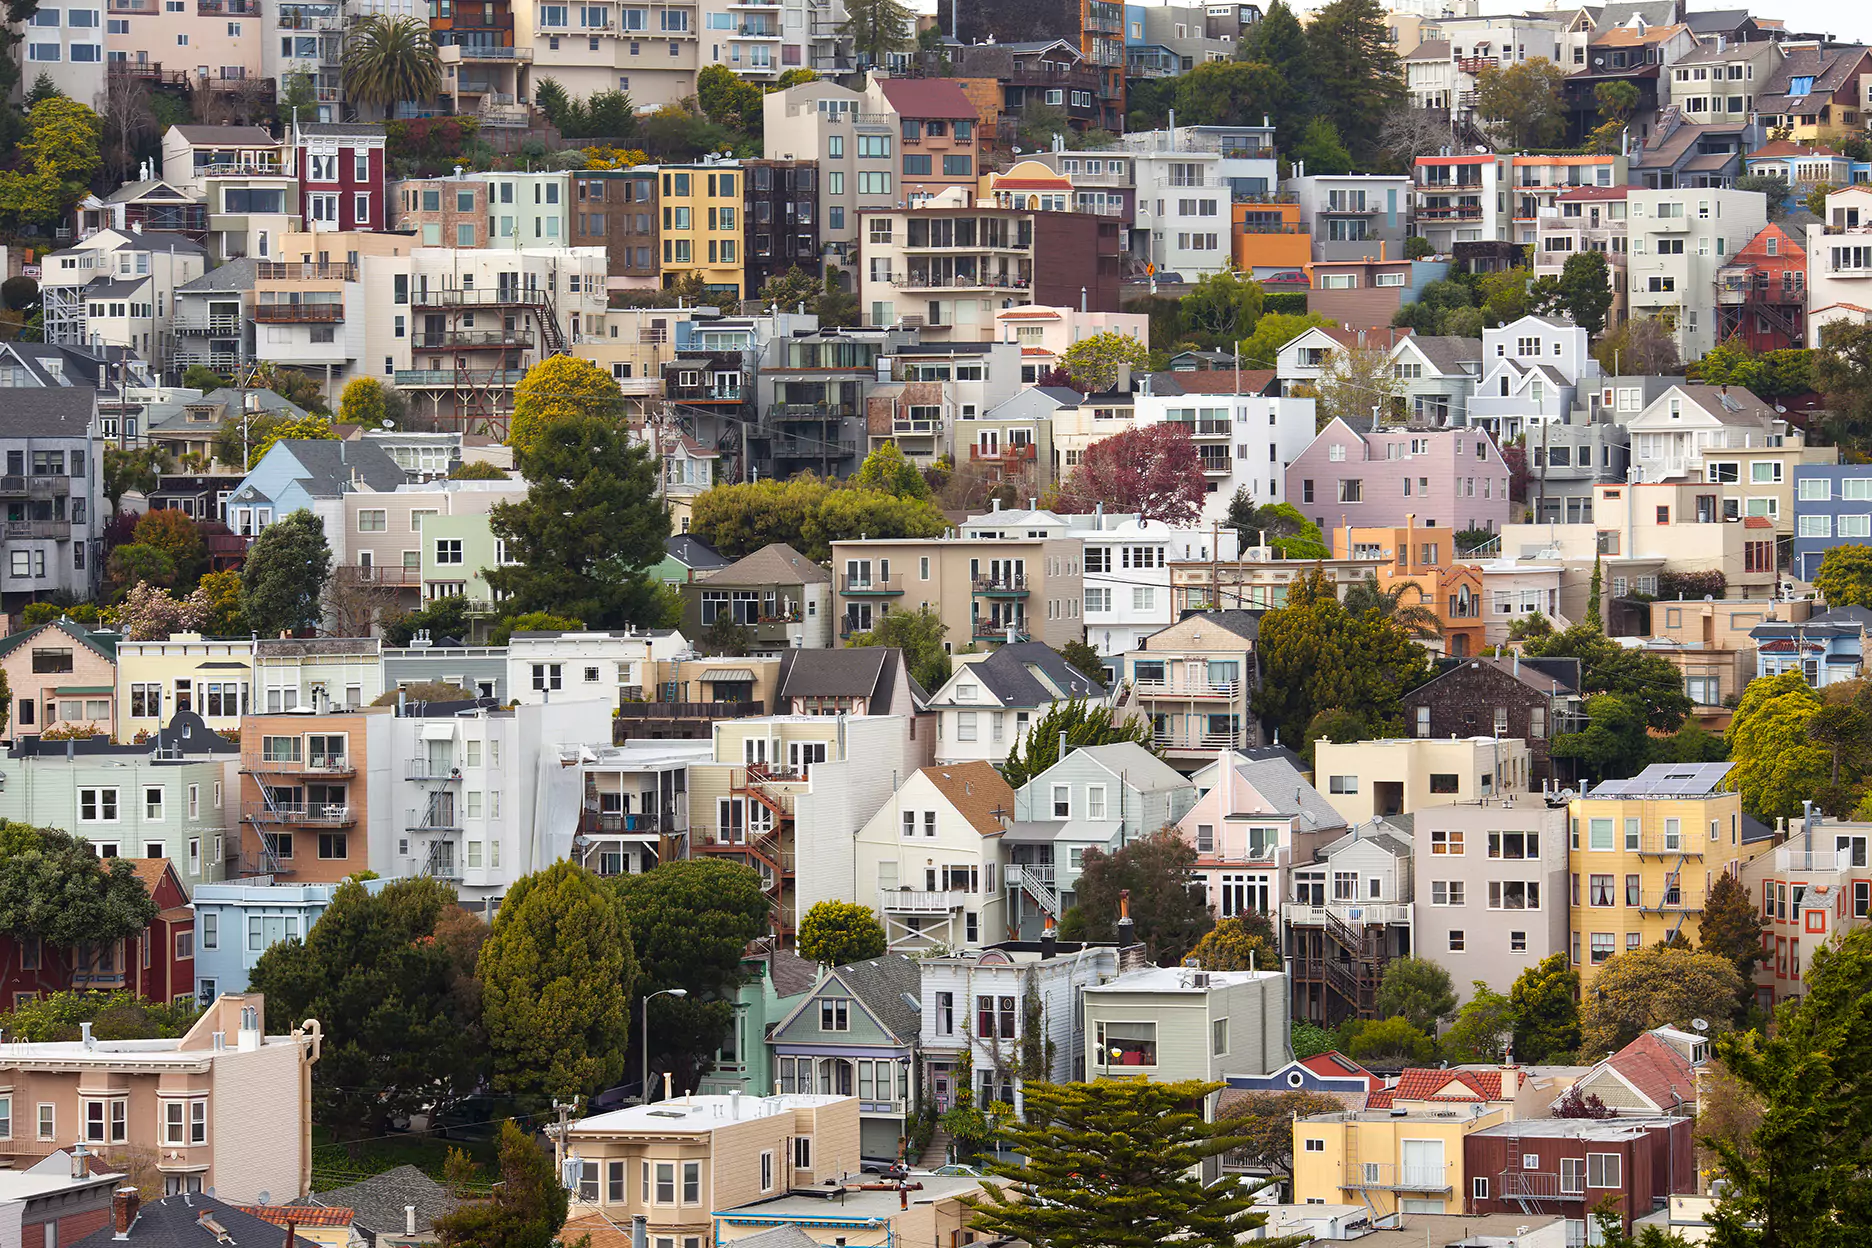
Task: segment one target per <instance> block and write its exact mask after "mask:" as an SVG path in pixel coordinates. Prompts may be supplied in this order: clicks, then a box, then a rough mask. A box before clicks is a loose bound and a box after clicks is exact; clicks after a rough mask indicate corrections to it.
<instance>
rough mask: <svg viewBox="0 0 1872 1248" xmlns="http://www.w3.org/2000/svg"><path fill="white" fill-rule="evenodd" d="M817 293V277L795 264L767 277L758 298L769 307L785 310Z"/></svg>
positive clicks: (808, 300)
mask: <svg viewBox="0 0 1872 1248" xmlns="http://www.w3.org/2000/svg"><path fill="white" fill-rule="evenodd" d="M818 294H819V279H818V278H816V277H814V276H813V275H812V274H810V273H808V272H806V270H804V269H802V268H800V267H799V266H798V265H797V264H796V265H794V266H793V267H792V268H790V269H788V270H787V271H786V272H784V273H776V274H774V275H773V276H772V277H770V278H768V279H767V280H766V282H765V283H763V284H762V286H761V288H760V294H759V296H758V298H759V299H760V301H761V302H762V303H764V304H766V305H767V306H768V307H769V308H770V309H773V310H775V311H779V312H787V311H791V310H792V309H793V308H796V307H798V306H799V305H800V304H802V303H807V302H810V301H811V300H813V299H815V298H817V297H818Z"/></svg>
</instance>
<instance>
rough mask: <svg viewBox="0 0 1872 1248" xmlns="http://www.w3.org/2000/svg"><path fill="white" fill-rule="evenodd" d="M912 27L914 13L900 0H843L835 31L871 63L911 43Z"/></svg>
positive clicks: (884, 59)
mask: <svg viewBox="0 0 1872 1248" xmlns="http://www.w3.org/2000/svg"><path fill="white" fill-rule="evenodd" d="M915 28H916V14H915V13H914V12H913V11H912V10H911V9H910V8H909V7H908V6H907V5H905V4H903V3H902V0H846V3H845V20H844V21H842V22H840V23H839V24H838V35H839V38H841V39H849V40H851V41H852V51H854V52H855V53H857V54H858V55H859V56H860V57H863V58H864V59H865V60H866V61H868V62H869V63H870V64H872V65H883V64H884V63H885V61H886V60H887V59H888V57H889V54H890V53H892V52H901V51H903V50H904V49H905V48H907V47H909V46H910V32H911V31H912V30H914V29H915Z"/></svg>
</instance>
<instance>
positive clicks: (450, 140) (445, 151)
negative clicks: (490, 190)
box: [282, 74, 492, 177]
mask: <svg viewBox="0 0 1872 1248" xmlns="http://www.w3.org/2000/svg"><path fill="white" fill-rule="evenodd" d="M288 77H289V78H290V79H299V80H302V81H304V83H305V86H306V90H307V91H309V92H314V93H316V90H317V85H316V83H314V82H313V81H312V79H311V78H310V76H309V75H305V74H293V75H289V76H288ZM314 107H316V104H315V103H310V104H307V105H306V106H304V107H303V108H302V110H301V112H300V116H302V117H303V116H306V115H307V110H309V109H311V108H314ZM282 111H284V109H282ZM288 115H290V114H288ZM480 128H481V123H480V119H479V118H477V117H475V116H474V115H473V114H471V113H470V114H461V115H455V116H447V117H413V118H410V119H409V120H407V121H398V120H390V121H386V122H385V123H384V154H385V155H386V156H387V157H389V159H390V162H391V164H392V166H394V167H395V168H396V169H398V170H407V171H408V172H409V173H410V174H411V175H413V176H420V177H441V176H444V175H446V174H447V173H448V172H449V171H450V169H451V168H452V167H453V166H455V165H468V166H479V165H482V164H484V163H485V161H486V160H487V158H488V156H491V154H492V153H491V149H489V148H488V147H487V144H486V143H485V142H480V141H477V137H476V136H477V135H478V134H479V133H480ZM484 153H485V154H486V155H484Z"/></svg>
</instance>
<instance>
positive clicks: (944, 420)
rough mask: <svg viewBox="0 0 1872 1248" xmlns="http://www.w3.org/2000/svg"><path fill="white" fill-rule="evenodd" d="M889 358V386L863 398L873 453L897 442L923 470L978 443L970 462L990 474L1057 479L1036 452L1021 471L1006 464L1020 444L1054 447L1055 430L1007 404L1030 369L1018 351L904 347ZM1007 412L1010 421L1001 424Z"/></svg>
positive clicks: (1000, 345) (990, 346)
mask: <svg viewBox="0 0 1872 1248" xmlns="http://www.w3.org/2000/svg"><path fill="white" fill-rule="evenodd" d="M888 358H889V368H890V383H889V384H884V383H880V384H878V385H876V386H873V387H871V389H870V391H869V393H868V394H867V395H866V396H865V432H866V435H867V438H868V445H869V447H870V448H871V449H873V450H875V449H876V448H877V447H878V446H880V445H881V444H883V443H884V442H886V441H890V442H894V443H895V444H896V445H897V447H898V449H899V450H901V451H902V452H903V453H904V455H905V457H906V458H908V459H910V460H912V461H913V462H915V463H917V464H919V465H924V464H930V463H934V462H935V461H936V459H937V458H938V457H939V456H941V455H942V454H944V453H945V452H946V450H947V448H949V447H950V446H952V445H954V446H957V447H958V451H957V453H961V451H960V444H963V443H973V444H974V446H975V447H977V448H979V449H971V450H969V451H968V452H967V454H968V455H970V456H972V457H974V459H975V460H976V462H977V463H981V464H983V465H984V466H986V467H987V468H988V469H989V471H990V472H1001V473H1003V474H1007V473H1008V472H1009V471H1010V470H1012V471H1013V472H1015V473H1018V472H1021V471H1022V470H1028V471H1030V473H1031V475H1032V477H1033V480H1034V483H1035V484H1036V485H1038V484H1040V483H1041V482H1044V481H1048V480H1051V479H1052V476H1053V472H1054V465H1053V462H1052V459H1051V457H1050V456H1046V455H1043V454H1042V453H1041V452H1039V451H1037V450H1036V451H1035V452H1034V457H1033V458H1032V459H1028V458H1026V453H1025V452H1024V451H1023V452H1022V453H1021V455H1020V457H1019V459H1018V461H1017V462H1016V463H1014V464H1010V463H1008V462H1007V456H1008V453H1009V451H1011V450H1012V449H1013V447H1014V446H1015V445H1016V443H1017V441H1018V442H1019V443H1021V444H1025V445H1031V446H1035V447H1039V446H1040V445H1041V444H1043V443H1049V444H1050V438H1049V437H1048V436H1047V435H1048V433H1049V432H1050V430H1049V427H1048V426H1049V424H1050V422H1047V421H1044V420H1041V419H1038V418H1036V417H1032V416H1029V415H1028V414H1027V409H1026V407H1025V405H1023V404H1019V403H1015V404H1013V405H1012V407H1010V400H1016V399H1018V398H1019V396H1020V395H1022V394H1023V393H1024V391H1022V390H1021V388H1020V383H1021V379H1022V376H1023V375H1024V373H1025V371H1026V370H1025V365H1026V362H1027V355H1026V352H1025V351H1023V350H1022V349H1021V348H1020V347H1019V346H1017V345H1016V344H1015V343H1013V342H1011V341H996V342H955V343H942V344H934V343H932V344H930V345H928V346H925V345H923V344H921V343H905V344H903V345H902V346H900V347H896V348H894V349H893V351H892V353H891V355H890V356H889V357H888ZM1004 412H1005V413H1007V414H1008V415H1010V416H1012V417H1013V419H1012V420H1008V419H1003V414H1004ZM1023 420H1024V421H1025V423H1022V421H1023ZM989 434H992V435H993V436H984V435H989ZM1023 434H1024V436H1023ZM1004 445H1005V446H1006V448H1007V450H1004V449H1003V446H1004ZM1047 449H1051V448H1050V445H1049V446H1048V447H1047Z"/></svg>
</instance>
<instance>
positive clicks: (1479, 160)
mask: <svg viewBox="0 0 1872 1248" xmlns="http://www.w3.org/2000/svg"><path fill="white" fill-rule="evenodd" d="M1509 160H1510V157H1507V156H1500V155H1489V154H1483V155H1479V156H1476V155H1470V156H1419V157H1418V158H1417V161H1416V165H1415V168H1414V169H1413V177H1412V187H1411V219H1412V220H1413V221H1415V222H1416V223H1417V233H1418V235H1419V236H1420V237H1423V238H1427V239H1429V240H1430V249H1431V250H1432V251H1433V252H1435V253H1436V254H1438V255H1450V254H1453V253H1454V252H1455V249H1456V244H1458V243H1480V242H1489V241H1499V240H1506V239H1507V238H1508V236H1509V224H1510V222H1509V215H1508V184H1509V172H1508V169H1509Z"/></svg>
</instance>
